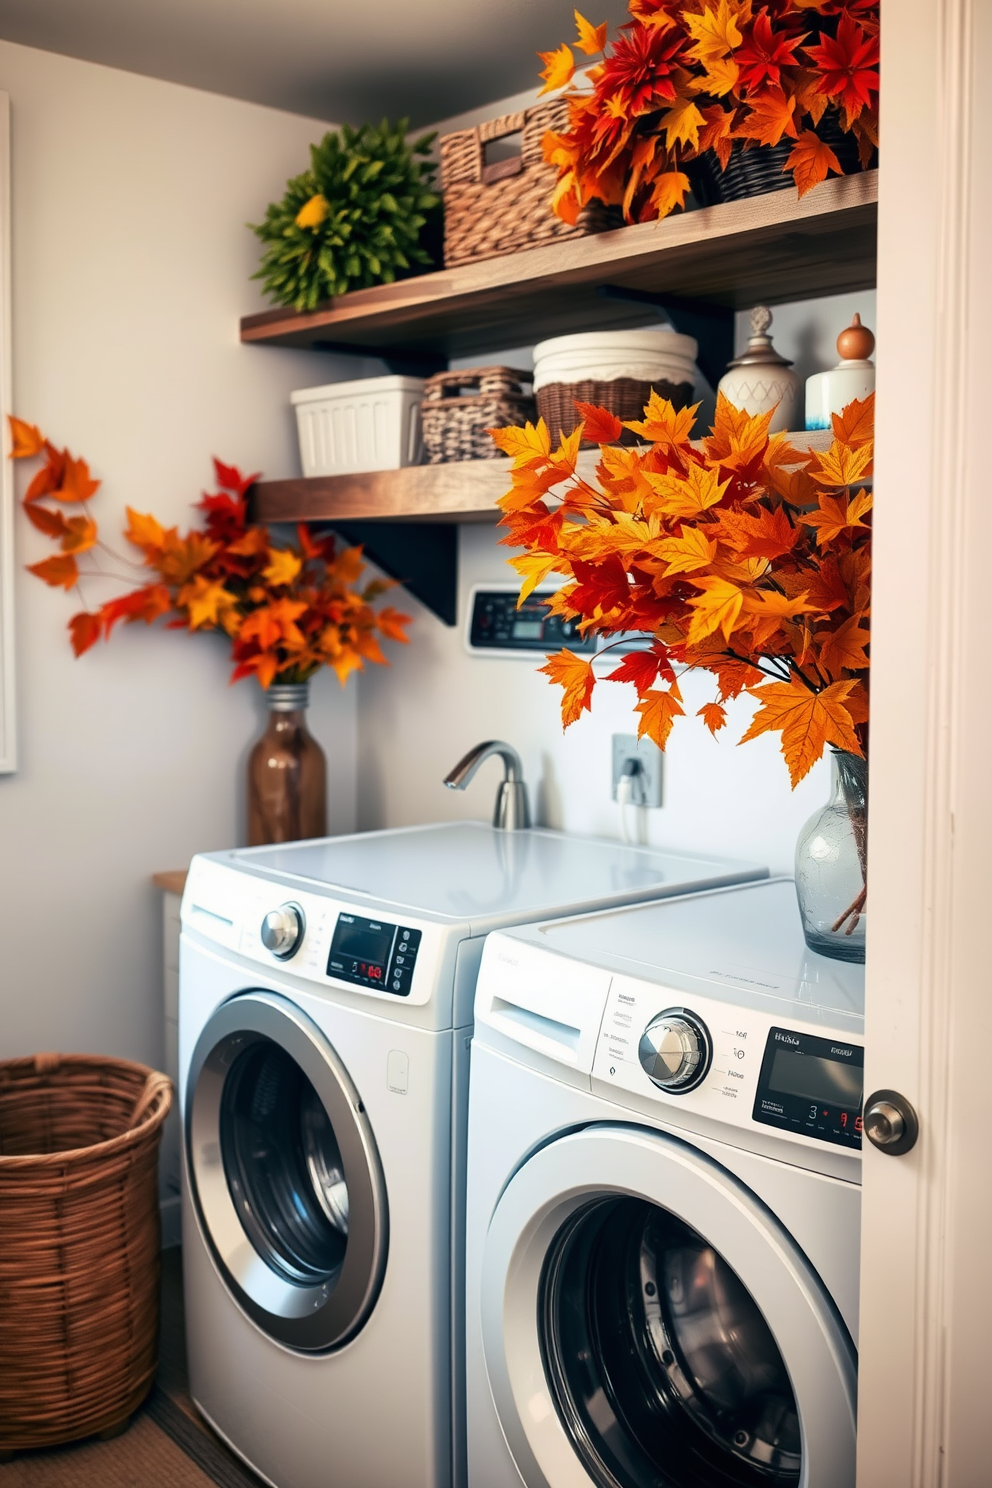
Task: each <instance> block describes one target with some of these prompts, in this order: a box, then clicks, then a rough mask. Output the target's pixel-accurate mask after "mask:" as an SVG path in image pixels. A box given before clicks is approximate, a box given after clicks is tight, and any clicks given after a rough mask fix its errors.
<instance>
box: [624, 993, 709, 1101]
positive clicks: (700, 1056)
mask: <svg viewBox="0 0 992 1488" xmlns="http://www.w3.org/2000/svg"><path fill="white" fill-rule="evenodd" d="M637 1056H638V1058H639V1059H640V1061H641V1067H642V1069H643V1070H644V1072H645V1074H646V1075H647V1077H648V1079H649V1080H650V1081H651V1082H652V1084H654V1085H657V1087H658V1089H659V1090H665V1091H668V1093H669V1094H671V1095H684V1094H685V1093H686V1092H687V1091H689V1090H694V1089H695V1088H696V1086H697V1085H699V1084H701V1083H702V1081H703V1080H704V1079H705V1078H706V1072H707V1070H708V1069H709V1067H710V1060H711V1059H712V1057H713V1045H712V1041H711V1039H710V1035H709V1030H708V1029H707V1027H706V1024H705V1023H704V1022H703V1021H702V1019H701V1018H697V1017H696V1016H695V1014H693V1013H690V1012H688V1011H687V1009H686V1008H666V1009H665V1011H664V1012H663V1013H659V1014H658V1016H657V1017H656V1018H652V1019H651V1022H650V1023H649V1024H648V1026H647V1028H645V1030H644V1032H643V1033H642V1034H641V1042H640V1044H639V1046H638V1050H637Z"/></svg>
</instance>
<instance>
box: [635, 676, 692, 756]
mask: <svg viewBox="0 0 992 1488" xmlns="http://www.w3.org/2000/svg"><path fill="white" fill-rule="evenodd" d="M634 711H635V713H639V714H640V715H641V716H640V718H639V720H638V723H637V737H638V738H639V739H643V738H645V737H647V738H649V739H651V740H652V741H653V742H654V743H655V744H657V746H658V748H659V749H664V747H665V745H666V744H667V743H668V736H669V734H670V733H671V732H672V725H673V724H674V722H675V720H676V718H681V717H684V715H685V709H684V708H683V706H682V695H681V693H680V692H679V690H678V687H677V686H676V684H675V683H674V682H673V683H672V685H671V687H670V688H669V689H668V691H667V692H662V691H660V690H658V689H655V688H652V690H651V691H650V692H646V693H645V694H644V696H643V697H642V698H640V699H638V702H637V705H636V707H635V709H634Z"/></svg>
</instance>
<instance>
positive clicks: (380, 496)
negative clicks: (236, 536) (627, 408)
mask: <svg viewBox="0 0 992 1488" xmlns="http://www.w3.org/2000/svg"><path fill="white" fill-rule="evenodd" d="M830 439H831V435H830V433H829V431H827V430H824V431H820V430H816V431H799V432H796V433H793V434H790V435H789V440H790V442H791V443H792V444H794V445H795V446H796V448H797V449H800V450H806V449H815V450H825V449H828V448H829V446H830ZM597 458H598V455H597V451H596V450H583V452H582V453H581V455H580V456H579V470H580V472H581V474H583V475H585V476H587V477H591V476H592V475H593V473H594V471H595V468H596V461H597ZM509 489H510V462H509V460H507V459H502V458H501V459H496V460H464V461H458V462H452V463H451V464H448V465H407V466H405V467H404V468H403V469H401V470H373V471H368V472H365V473H364V474H359V475H327V476H311V477H310V478H309V479H303V478H301V479H299V480H281V481H259V482H258V483H257V485H254V486H253V487H252V489H251V497H250V501H251V516H252V520H253V521H255V522H263V523H270V522H323V523H327V524H329V525H331V526H334V525H336V524H337V523H338V522H404V523H407V522H409V523H414V522H415V523H438V522H441V523H451V522H455V523H461V522H497V521H498V520H499V517H500V510H499V507H498V506H497V505H496V503H497V502H498V500H499V498H500V497H501V496H502V495H504V494H505V493H506V492H507V491H508V490H509Z"/></svg>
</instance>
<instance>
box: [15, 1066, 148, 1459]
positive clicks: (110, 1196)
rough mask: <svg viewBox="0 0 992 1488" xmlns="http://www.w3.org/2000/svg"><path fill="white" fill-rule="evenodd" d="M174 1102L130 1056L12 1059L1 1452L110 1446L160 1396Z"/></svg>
mask: <svg viewBox="0 0 992 1488" xmlns="http://www.w3.org/2000/svg"><path fill="white" fill-rule="evenodd" d="M171 1103H172V1086H171V1084H170V1082H169V1081H168V1079H167V1078H166V1077H165V1075H160V1074H156V1073H155V1072H154V1071H152V1070H150V1069H147V1068H146V1067H145V1066H144V1065H141V1064H130V1063H127V1062H125V1061H124V1060H121V1059H99V1058H95V1057H90V1056H85V1055H59V1054H38V1055H36V1056H35V1057H34V1058H33V1059H11V1060H5V1061H0V1453H9V1452H11V1451H13V1450H17V1449H20V1448H22V1447H46V1446H52V1445H54V1444H55V1443H58V1442H67V1441H77V1440H79V1439H80V1438H82V1437H85V1436H92V1435H94V1434H95V1433H100V1434H106V1435H111V1434H113V1433H114V1432H115V1430H118V1429H121V1428H122V1427H123V1426H124V1425H126V1423H127V1420H128V1417H129V1416H130V1415H131V1414H132V1412H133V1411H134V1410H135V1409H136V1408H137V1407H138V1406H139V1405H140V1404H141V1401H142V1400H143V1399H144V1397H145V1395H146V1394H147V1393H148V1390H149V1388H150V1386H151V1383H152V1379H153V1376H154V1373H155V1365H156V1353H157V1337H158V1284H159V1220H158V1181H157V1165H158V1146H159V1138H160V1136H161V1131H162V1123H163V1121H164V1120H165V1118H166V1116H167V1115H168V1111H169V1107H170V1105H171Z"/></svg>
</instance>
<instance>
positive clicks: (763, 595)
mask: <svg viewBox="0 0 992 1488" xmlns="http://www.w3.org/2000/svg"><path fill="white" fill-rule="evenodd" d="M806 598H807V592H806V590H803V592H802V593H801V594H796V595H789V594H776V593H774V591H770V590H768V589H751V590H750V591H747V590H746V591H745V592H744V595H743V601H744V605H743V607H744V610H745V611H746V613H747V614H749V615H758V616H761V617H762V618H765V617H769V618H777V619H781V620H791V619H792V617H793V616H794V615H812V614H813V613H814V612H815V610H816V606H815V605H811V604H807V603H806Z"/></svg>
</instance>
